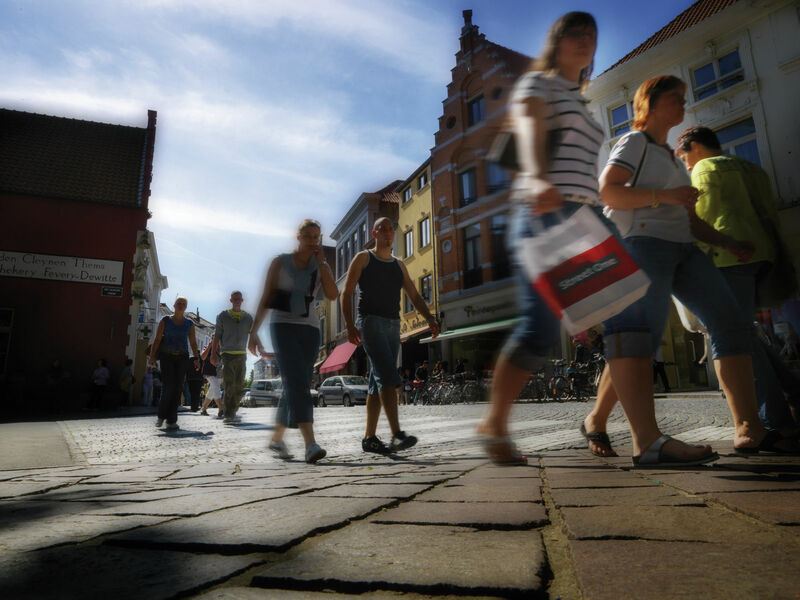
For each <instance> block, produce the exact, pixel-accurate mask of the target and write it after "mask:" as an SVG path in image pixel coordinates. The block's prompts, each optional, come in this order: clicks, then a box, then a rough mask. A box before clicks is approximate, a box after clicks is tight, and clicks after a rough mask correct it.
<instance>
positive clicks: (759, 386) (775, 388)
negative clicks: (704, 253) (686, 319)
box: [720, 262, 800, 429]
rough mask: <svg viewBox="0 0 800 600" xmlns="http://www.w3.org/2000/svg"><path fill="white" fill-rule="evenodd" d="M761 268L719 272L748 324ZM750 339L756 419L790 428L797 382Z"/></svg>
mask: <svg viewBox="0 0 800 600" xmlns="http://www.w3.org/2000/svg"><path fill="white" fill-rule="evenodd" d="M764 266H765V263H763V262H757V263H750V264H747V265H733V266H730V267H723V268H721V269H720V272H721V273H722V276H723V277H724V278H725V280H726V281H727V282H728V286H729V287H730V288H731V292H733V295H734V296H736V300H737V301H738V303H739V306H740V307H741V309H742V315H743V316H744V317H746V318H747V319H748V320H749V321H750V322H751V323H752V321H753V317H754V315H755V312H756V279H757V277H758V273H759V271H760V270H761V269H762V268H763V267H764ZM751 332H752V335H753V354H752V356H753V373H754V375H755V380H756V399H757V400H758V416H759V418H760V419H761V422H762V423H764V426H765V427H766V428H767V429H785V428H789V427H794V419H793V418H792V413H791V412H790V410H789V404H793V405H795V406H797V407H799V408H800V378H798V377H797V375H795V374H794V373H793V372H792V371H791V370H790V369H789V368H788V367H787V366H786V365H785V364H784V363H783V361H782V360H781V359H780V357H779V356H778V354H777V353H776V352H774V351H772V352H770V349H769V348H768V347H767V346H766V345H765V344H764V343H763V342H762V341H761V340H760V339H759V338H758V336H757V334H756V330H755V328H754V327H751Z"/></svg>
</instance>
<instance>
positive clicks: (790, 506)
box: [707, 491, 800, 525]
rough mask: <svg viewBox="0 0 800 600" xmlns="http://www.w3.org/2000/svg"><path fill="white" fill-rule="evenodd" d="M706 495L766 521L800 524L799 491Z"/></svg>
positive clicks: (733, 508) (731, 507)
mask: <svg viewBox="0 0 800 600" xmlns="http://www.w3.org/2000/svg"><path fill="white" fill-rule="evenodd" d="M707 497H708V498H710V499H711V500H714V501H716V502H719V503H720V504H723V505H725V506H727V507H728V508H730V509H732V510H735V511H739V512H742V513H745V514H747V515H750V516H752V517H755V518H757V519H760V520H762V521H766V522H768V523H775V524H778V525H800V491H794V492H740V493H736V492H733V493H721V494H720V493H716V494H707Z"/></svg>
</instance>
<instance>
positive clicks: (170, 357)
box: [149, 296, 200, 430]
mask: <svg viewBox="0 0 800 600" xmlns="http://www.w3.org/2000/svg"><path fill="white" fill-rule="evenodd" d="M188 304H189V302H188V301H187V300H186V298H183V297H181V296H179V297H178V298H176V299H175V304H173V308H174V309H175V312H174V313H173V314H172V315H171V316H170V315H168V316H166V317H164V318H163V319H161V322H160V323H159V324H158V329H157V330H156V337H155V340H153V347H152V350H151V354H150V361H149V362H150V366H153V365H155V364H156V361H159V362H160V363H161V378H162V380H163V386H164V389H163V390H162V393H161V399H160V400H159V402H158V419H156V427H161V425H162V424H163V423H164V421H165V420H166V421H167V429H169V430H174V429H178V402H180V398H181V391H182V389H183V382H184V381H185V380H186V370H187V369H189V368H194V369H196V370H199V369H200V361H198V360H195V361H194V364H193V365H191V366H190V364H189V349H188V346H190V345H191V347H192V356H197V354H198V353H197V339H196V338H195V333H194V322H193V321H192V320H191V319H190V318H189V317H187V316H186V315H185V313H186V307H187V306H188Z"/></svg>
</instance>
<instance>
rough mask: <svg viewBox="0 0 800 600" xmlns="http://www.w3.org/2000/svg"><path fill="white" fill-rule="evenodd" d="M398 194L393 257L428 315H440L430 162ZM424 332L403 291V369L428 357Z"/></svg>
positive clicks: (419, 315) (422, 321)
mask: <svg viewBox="0 0 800 600" xmlns="http://www.w3.org/2000/svg"><path fill="white" fill-rule="evenodd" d="M397 193H398V195H399V196H400V210H399V215H398V222H397V228H396V233H397V238H396V244H395V254H396V255H397V256H398V257H399V258H400V259H401V260H402V261H403V263H404V264H405V265H406V269H407V270H408V275H409V277H410V278H411V281H413V282H414V285H415V286H416V288H417V291H419V293H420V295H421V296H422V297H423V298H424V299H425V302H426V303H427V304H428V308H429V309H430V311H431V313H433V314H434V315H436V314H438V312H439V308H438V307H439V298H438V287H439V286H438V285H437V282H436V258H437V257H436V243H435V240H434V227H433V198H432V194H431V163H430V159H428V160H426V161H425V162H424V163H422V164H421V165H420V166H419V167H417V169H416V170H415V171H414V172H413V173H412V174H411V175H410V176H409V177H408V178H407V179H406V180H405V181H404V182H403V183H401V184H400V185H399V186H398V188H397ZM427 332H428V324H427V322H426V321H425V319H424V317H423V316H422V315H421V314H420V313H419V311H417V310H416V309H415V308H414V305H413V304H412V303H411V300H410V298H409V297H408V295H407V294H406V293H405V292H403V293H402V298H401V301H400V339H401V341H402V342H403V350H402V358H401V360H402V367H403V368H404V369H406V368H408V369H413V366H414V363H418V362H421V361H422V360H424V359H427V358H429V357H428V348H427V344H422V345H420V344H418V340H419V339H420V338H421V337H424V335H426V334H427ZM412 373H413V371H412Z"/></svg>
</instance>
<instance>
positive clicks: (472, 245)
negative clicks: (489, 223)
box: [463, 223, 483, 289]
mask: <svg viewBox="0 0 800 600" xmlns="http://www.w3.org/2000/svg"><path fill="white" fill-rule="evenodd" d="M482 283H483V270H482V269H481V226H480V224H478V223H476V224H475V225H470V226H469V227H466V228H464V286H463V287H464V289H467V288H471V287H475V286H476V285H480V284H482Z"/></svg>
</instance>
